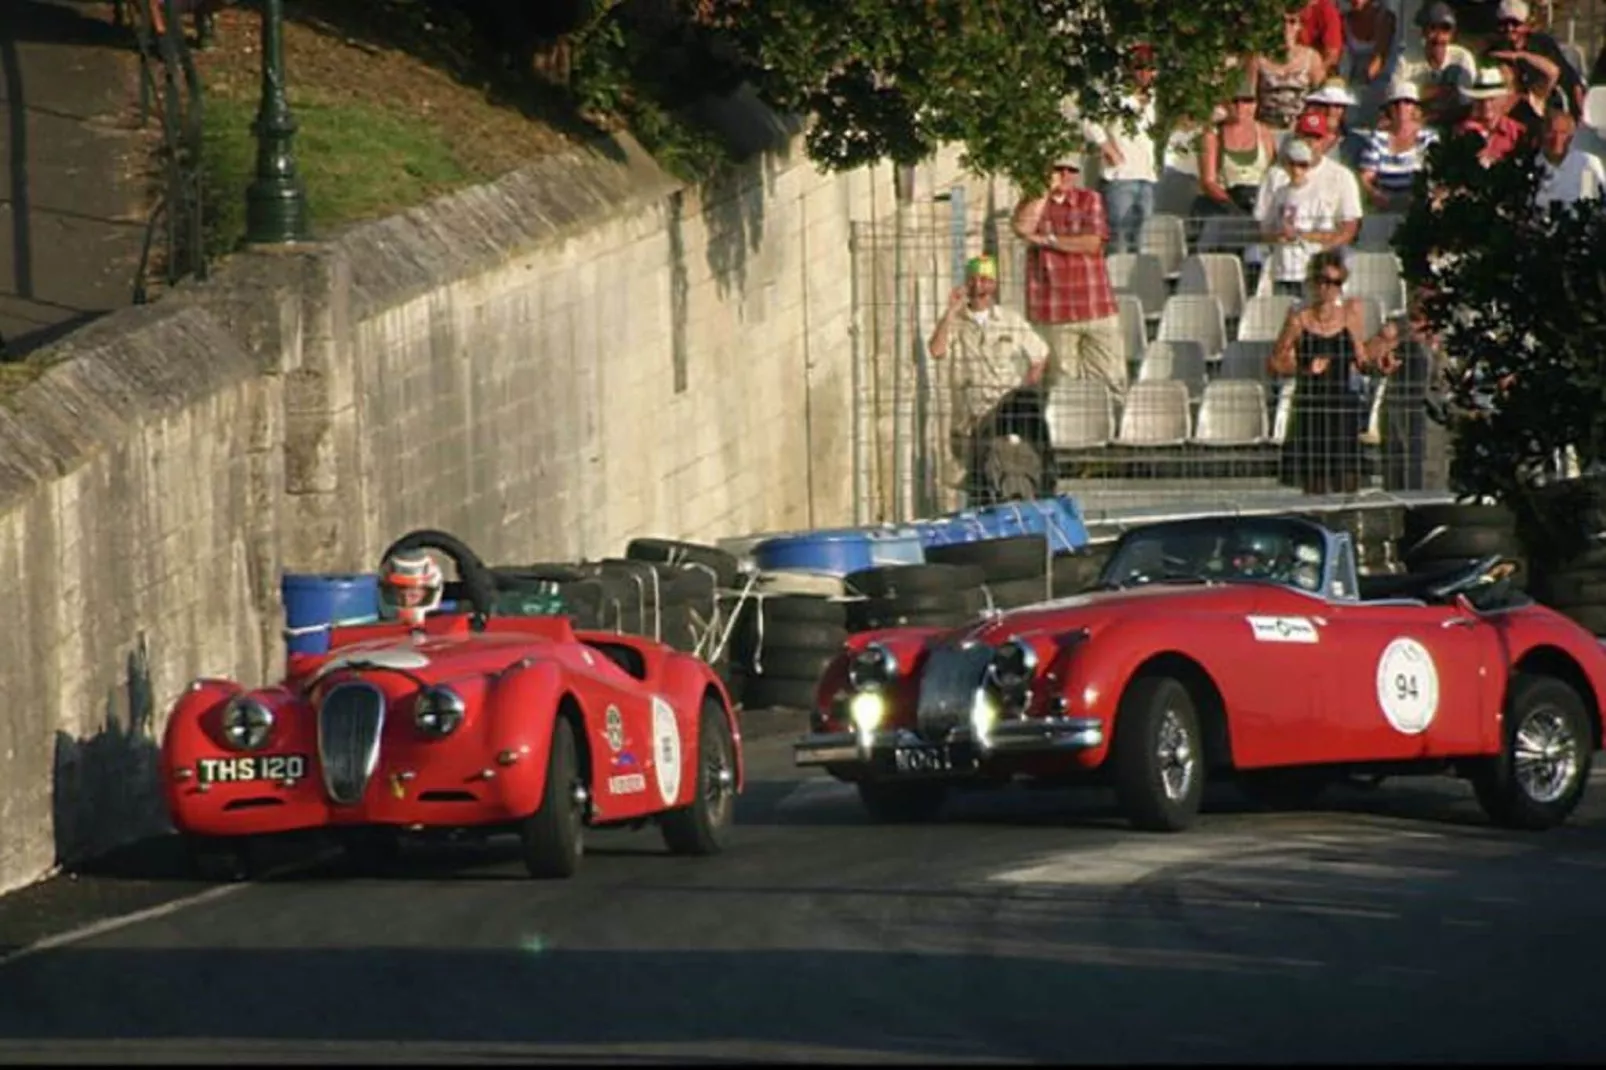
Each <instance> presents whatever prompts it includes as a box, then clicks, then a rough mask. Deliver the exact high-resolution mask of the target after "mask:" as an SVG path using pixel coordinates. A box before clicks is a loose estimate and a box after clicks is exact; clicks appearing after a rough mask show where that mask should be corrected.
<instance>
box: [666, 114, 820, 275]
mask: <svg viewBox="0 0 1606 1070" xmlns="http://www.w3.org/2000/svg"><path fill="white" fill-rule="evenodd" d="M689 116H690V118H691V119H693V120H694V121H696V122H698V123H699V124H702V125H704V126H707V127H708V128H709V129H711V130H714V131H716V132H717V133H718V134H719V135H720V136H721V137H722V138H724V139H725V141H726V144H727V145H728V146H729V147H730V150H731V153H732V155H733V156H734V157H735V158H737V159H739V160H743V161H745V162H744V163H741V164H737V165H735V166H733V167H730V168H727V169H725V170H724V171H722V172H721V173H720V174H719V175H717V176H715V177H714V178H712V179H709V180H708V181H707V182H705V183H704V184H703V188H702V190H701V194H702V202H703V221H704V225H705V226H706V227H707V228H708V269H709V270H710V271H711V272H713V274H714V281H715V283H716V284H717V285H718V287H719V292H720V296H721V297H725V296H728V295H729V293H730V292H731V290H733V289H735V290H737V291H740V290H741V289H742V287H744V286H745V285H746V283H747V258H748V256H749V255H750V254H752V253H754V252H757V251H758V248H759V246H760V244H762V242H763V241H764V204H765V201H766V199H767V195H768V194H769V193H770V192H771V191H772V190H773V189H774V186H775V179H776V176H777V174H778V173H779V171H780V169H781V168H782V167H784V166H787V165H789V164H791V163H792V159H791V154H790V152H788V151H787V150H788V149H789V147H790V146H791V144H792V141H793V139H794V138H795V137H796V136H797V135H798V134H799V133H801V132H802V129H803V127H802V124H801V123H799V122H797V121H795V120H793V119H790V118H786V117H783V116H780V115H777V114H776V113H775V112H774V111H771V110H770V109H769V107H767V106H766V105H765V104H764V103H763V102H762V101H760V100H759V99H758V98H757V97H755V96H753V95H752V93H751V92H750V91H748V90H745V89H744V90H741V91H739V92H736V93H733V94H732V95H730V96H728V97H720V98H714V97H709V98H705V99H704V100H703V101H701V102H700V103H699V104H697V105H696V106H695V107H693V108H691V109H690V111H689Z"/></svg>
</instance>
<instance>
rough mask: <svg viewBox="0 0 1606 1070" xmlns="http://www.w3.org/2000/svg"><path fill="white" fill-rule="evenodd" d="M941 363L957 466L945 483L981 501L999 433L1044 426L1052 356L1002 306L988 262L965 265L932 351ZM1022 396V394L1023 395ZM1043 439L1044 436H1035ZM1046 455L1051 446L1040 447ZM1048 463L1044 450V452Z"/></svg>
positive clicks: (950, 440)
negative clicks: (987, 461) (986, 454)
mask: <svg viewBox="0 0 1606 1070" xmlns="http://www.w3.org/2000/svg"><path fill="white" fill-rule="evenodd" d="M926 350H927V352H929V353H930V354H931V357H932V359H933V360H936V361H938V362H940V366H939V368H938V376H939V377H940V378H939V381H940V382H941V383H942V385H943V387H944V389H943V394H944V395H945V396H946V398H947V400H948V405H947V410H948V411H947V416H948V420H947V423H948V433H947V439H948V452H949V457H950V459H951V461H952V462H953V465H952V467H951V468H950V470H949V472H948V474H947V476H946V478H945V479H944V482H945V483H947V484H948V485H949V486H952V487H963V488H966V489H967V492H968V493H969V494H970V495H971V496H972V497H973V498H974V497H976V496H978V495H979V494H980V493H981V490H982V488H981V487H979V486H978V485H977V483H978V481H979V480H980V479H981V478H982V477H981V460H982V454H983V451H984V450H985V448H986V444H987V441H988V440H989V439H991V438H992V437H994V436H995V435H996V434H998V433H1000V432H1001V433H1005V434H1008V433H1016V434H1018V433H1020V427H1021V426H1027V427H1028V430H1029V431H1030V430H1031V429H1033V428H1035V427H1036V425H1037V424H1039V423H1040V422H1041V420H1040V418H1039V419H1038V420H1033V419H1032V415H1033V413H1032V411H1031V410H1032V409H1033V408H1034V406H1035V408H1036V412H1037V413H1038V414H1039V417H1040V413H1041V404H1040V401H1039V400H1038V399H1037V398H1036V395H1035V390H1036V388H1037V387H1039V386H1040V385H1041V383H1042V382H1043V377H1044V374H1045V372H1046V371H1047V370H1048V357H1049V349H1048V343H1047V342H1045V341H1044V340H1043V339H1042V338H1041V337H1040V336H1039V335H1038V333H1037V332H1036V331H1035V330H1033V329H1032V325H1031V324H1030V323H1028V322H1026V318H1025V317H1024V316H1022V315H1021V314H1020V313H1019V312H1016V311H1015V310H1014V309H1013V308H1010V307H1009V306H1008V305H1001V304H999V303H998V263H997V261H995V260H994V259H993V258H992V257H990V256H976V257H972V258H971V259H970V260H969V261H968V262H967V263H966V264H965V282H964V285H962V286H956V287H954V290H953V292H952V293H951V294H949V295H948V308H947V309H946V310H945V311H944V312H943V314H942V318H941V319H939V320H938V321H937V326H936V328H935V329H934V330H933V331H932V332H931V339H930V341H928V342H927V343H926ZM1023 388H1024V389H1023ZM1033 437H1040V436H1033ZM1040 445H1041V446H1044V447H1046V443H1040ZM1043 452H1044V455H1045V456H1046V455H1047V450H1046V448H1045V449H1044V450H1043Z"/></svg>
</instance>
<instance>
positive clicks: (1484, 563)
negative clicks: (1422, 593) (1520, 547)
mask: <svg viewBox="0 0 1606 1070" xmlns="http://www.w3.org/2000/svg"><path fill="white" fill-rule="evenodd" d="M1502 566H1506V567H1502ZM1515 571H1516V564H1515V562H1509V563H1508V561H1507V558H1506V556H1505V555H1504V554H1490V555H1489V556H1488V557H1482V558H1479V559H1478V560H1476V561H1474V562H1472V563H1470V564H1469V565H1467V567H1466V568H1464V569H1462V570H1460V571H1457V572H1456V573H1454V574H1453V575H1451V576H1450V577H1449V578H1448V579H1446V580H1444V581H1443V582H1441V583H1436V584H1434V585H1433V586H1432V587H1430V588H1428V592H1427V594H1428V598H1427V600H1428V601H1433V602H1448V601H1450V600H1451V599H1453V598H1455V596H1456V595H1458V594H1465V593H1467V592H1468V591H1471V590H1473V589H1475V588H1478V587H1481V586H1484V585H1485V581H1487V583H1488V584H1489V585H1494V584H1500V583H1509V581H1510V577H1511V574H1512V573H1513V572H1515Z"/></svg>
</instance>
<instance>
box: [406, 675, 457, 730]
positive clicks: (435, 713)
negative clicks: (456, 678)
mask: <svg viewBox="0 0 1606 1070" xmlns="http://www.w3.org/2000/svg"><path fill="white" fill-rule="evenodd" d="M466 709H467V707H465V706H464V704H463V697H462V696H461V695H459V694H458V693H457V692H455V691H453V690H451V689H450V688H446V687H431V688H427V689H425V690H424V691H421V692H419V695H418V701H417V702H416V703H415V704H414V706H413V724H414V725H416V726H417V727H418V730H419V731H420V732H422V733H424V735H426V736H430V737H432V738H434V739H440V738H442V737H443V736H449V735H451V734H452V733H453V732H455V731H457V726H458V725H460V724H462V723H463V714H464V712H465V711H466Z"/></svg>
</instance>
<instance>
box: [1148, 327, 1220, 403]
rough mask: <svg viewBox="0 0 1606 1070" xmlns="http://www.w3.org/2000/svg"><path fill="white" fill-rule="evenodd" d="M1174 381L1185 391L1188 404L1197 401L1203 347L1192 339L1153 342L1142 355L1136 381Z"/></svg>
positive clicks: (1201, 384) (1201, 381)
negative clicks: (1186, 390)
mask: <svg viewBox="0 0 1606 1070" xmlns="http://www.w3.org/2000/svg"><path fill="white" fill-rule="evenodd" d="M1151 379H1175V380H1176V381H1177V382H1179V383H1182V384H1183V385H1184V386H1186V387H1187V388H1188V397H1189V399H1190V400H1197V399H1198V398H1199V397H1200V395H1202V394H1203V393H1204V388H1205V379H1206V374H1205V350H1204V346H1203V345H1201V344H1200V343H1198V342H1195V341H1193V340H1192V339H1155V340H1154V341H1152V342H1150V343H1149V348H1148V350H1147V352H1145V353H1144V354H1143V365H1142V366H1141V367H1140V368H1139V369H1138V381H1139V382H1144V381H1147V380H1151Z"/></svg>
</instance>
